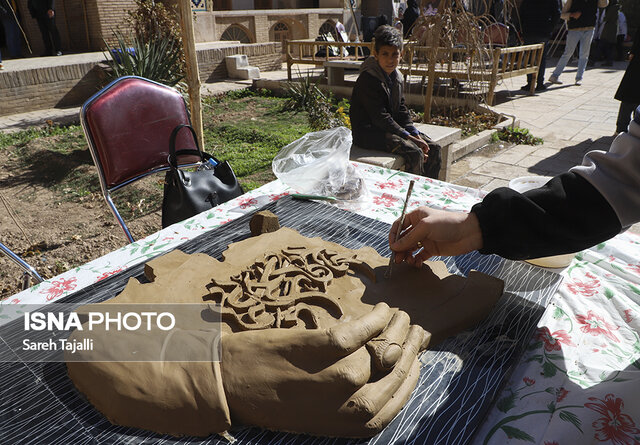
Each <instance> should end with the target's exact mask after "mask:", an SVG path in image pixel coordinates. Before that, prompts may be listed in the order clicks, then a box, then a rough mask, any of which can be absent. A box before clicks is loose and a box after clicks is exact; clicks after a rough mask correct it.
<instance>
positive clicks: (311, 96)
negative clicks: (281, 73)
mask: <svg viewBox="0 0 640 445" xmlns="http://www.w3.org/2000/svg"><path fill="white" fill-rule="evenodd" d="M298 78H299V79H300V81H299V82H287V84H286V88H285V91H286V95H287V97H288V98H289V99H288V100H287V102H285V105H284V108H285V109H287V110H293V111H308V109H309V107H310V106H312V105H313V104H316V103H317V102H319V101H322V100H326V98H325V96H324V94H323V93H322V91H321V90H320V88H318V83H319V82H320V79H319V78H318V79H317V80H315V81H314V80H313V76H312V73H311V71H307V74H306V75H305V76H302V75H301V74H300V72H298Z"/></svg>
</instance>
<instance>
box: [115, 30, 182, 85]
mask: <svg viewBox="0 0 640 445" xmlns="http://www.w3.org/2000/svg"><path fill="white" fill-rule="evenodd" d="M114 34H115V36H116V39H117V41H118V46H117V48H115V49H113V48H111V47H109V45H108V44H107V43H106V42H105V45H107V49H108V50H109V56H111V60H110V61H109V62H108V63H109V66H110V67H111V72H110V73H108V75H107V77H108V78H109V80H113V79H117V78H118V77H122V76H129V75H135V76H141V77H146V78H147V79H151V80H155V81H156V82H160V83H163V84H165V85H169V86H175V85H177V84H178V82H180V81H181V80H182V79H183V78H184V71H183V70H182V66H181V64H180V61H179V57H180V54H179V53H178V51H176V44H175V41H173V40H170V39H168V38H166V37H162V36H161V35H158V38H157V39H155V40H152V41H150V42H145V41H143V40H141V39H140V38H139V37H138V36H136V35H129V38H128V39H127V38H125V36H124V35H123V34H122V32H120V31H114Z"/></svg>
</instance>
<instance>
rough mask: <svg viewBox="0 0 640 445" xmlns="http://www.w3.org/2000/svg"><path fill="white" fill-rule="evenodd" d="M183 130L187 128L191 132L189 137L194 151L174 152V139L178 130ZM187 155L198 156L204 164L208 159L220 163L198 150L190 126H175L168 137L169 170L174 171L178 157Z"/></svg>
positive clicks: (194, 135) (198, 147) (198, 146)
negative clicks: (194, 147)
mask: <svg viewBox="0 0 640 445" xmlns="http://www.w3.org/2000/svg"><path fill="white" fill-rule="evenodd" d="M183 128H188V129H189V131H190V132H191V135H192V136H193V141H194V142H195V144H196V150H190V149H182V150H178V151H176V138H177V137H178V133H179V132H180V130H182V129H183ZM187 155H190V156H200V160H201V162H206V161H207V160H209V159H213V160H214V161H216V163H218V164H219V163H220V161H218V160H217V159H216V158H215V157H214V156H212V155H210V154H209V153H205V152H203V151H202V150H200V145H199V144H198V138H197V137H196V132H195V130H194V129H193V127H192V126H191V125H188V124H180V125H176V127H175V128H174V129H173V131H172V132H171V136H170V137H169V158H168V161H169V165H170V166H171V168H175V169H177V168H178V156H187Z"/></svg>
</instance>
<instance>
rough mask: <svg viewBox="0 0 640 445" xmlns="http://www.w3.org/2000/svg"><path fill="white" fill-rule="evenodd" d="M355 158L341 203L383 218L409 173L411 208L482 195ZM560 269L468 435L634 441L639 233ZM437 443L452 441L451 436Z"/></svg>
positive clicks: (154, 248) (639, 384)
mask: <svg viewBox="0 0 640 445" xmlns="http://www.w3.org/2000/svg"><path fill="white" fill-rule="evenodd" d="M353 164H354V166H355V167H356V169H357V171H358V172H359V173H360V174H362V175H363V177H364V178H365V181H366V183H367V186H368V190H369V194H370V196H369V199H367V201H366V202H365V203H364V204H361V205H359V206H354V207H352V208H350V209H349V210H351V211H352V212H354V213H358V214H361V215H365V216H368V217H370V218H374V219H376V220H378V221H382V222H387V223H390V222H392V221H393V220H395V219H396V218H397V217H398V216H399V215H398V214H399V211H400V209H401V205H400V204H401V203H402V200H403V199H404V195H405V191H406V187H407V185H408V182H409V180H410V179H416V181H417V182H416V186H415V187H414V192H413V195H412V199H411V203H410V205H409V207H410V208H414V207H416V206H418V205H423V204H428V205H430V206H432V207H437V208H442V209H449V210H458V211H465V210H468V209H469V208H470V207H471V206H472V205H473V204H474V203H475V202H477V201H478V200H479V199H481V198H482V196H483V193H482V192H479V191H478V190H475V189H470V188H466V187H461V186H457V185H452V184H448V183H445V182H440V181H436V180H432V179H429V178H420V177H415V176H413V175H411V174H408V173H404V172H396V171H393V170H388V169H384V168H379V167H374V166H368V165H364V164H359V163H353ZM290 192H291V190H290V189H289V188H287V187H286V186H285V185H284V184H282V183H281V182H279V181H274V182H272V183H269V184H267V185H265V186H262V187H260V188H259V189H256V190H253V191H251V192H249V193H247V194H245V195H242V196H240V197H238V198H236V199H234V200H233V201H229V202H227V203H225V204H223V205H221V206H218V207H216V208H214V209H212V210H210V211H208V212H205V213H202V214H200V215H197V216H196V217H194V218H192V219H190V220H187V221H185V222H183V223H179V224H176V225H173V226H171V227H168V228H166V229H163V230H162V231H160V232H157V233H155V234H153V235H150V236H148V237H147V238H145V239H142V240H140V241H137V242H135V243H132V244H129V245H127V246H124V247H122V248H121V249H119V250H117V251H115V252H112V253H110V254H108V255H105V256H104V257H101V258H99V259H97V260H94V261H92V262H90V263H87V264H85V265H83V266H80V267H78V268H75V269H73V270H70V271H67V272H65V273H63V274H61V275H59V276H57V277H55V278H52V279H49V280H46V281H45V282H43V283H41V284H39V285H37V286H34V287H32V288H30V289H28V290H25V291H23V292H21V293H19V294H16V295H14V296H13V297H11V298H9V299H8V300H6V301H4V302H3V304H18V303H32V304H39V303H42V304H45V303H48V302H55V301H56V300H59V299H60V298H62V297H64V296H65V295H68V294H70V293H73V292H75V291H77V290H79V289H82V288H85V287H87V286H89V285H91V284H93V283H95V282H98V281H100V280H103V279H105V278H106V277H109V276H110V275H113V274H116V273H118V272H119V271H122V270H125V269H127V268H130V267H132V266H133V265H136V264H140V263H142V262H145V261H146V260H147V259H149V258H151V257H153V256H156V255H158V254H160V253H162V252H166V251H169V250H171V249H173V248H176V247H178V246H179V245H180V244H182V243H183V242H185V241H187V240H189V239H193V238H195V237H196V236H198V235H200V234H202V233H203V232H206V231H208V230H209V229H212V228H214V227H217V226H220V225H222V224H225V223H227V222H229V221H231V220H233V219H235V218H237V217H239V216H241V215H244V214H247V213H249V212H252V211H254V210H255V209H257V208H259V207H261V206H263V205H265V204H267V203H270V202H273V201H276V200H278V199H280V198H282V197H283V196H286V195H287V194H288V193H290ZM560 273H561V275H562V277H563V278H564V279H563V282H562V284H561V285H560V287H559V290H558V292H557V293H556V294H555V296H554V299H553V301H552V303H551V304H550V305H549V306H548V307H547V309H546V311H545V312H544V314H543V315H542V318H541V319H540V321H539V323H538V328H537V331H536V333H535V334H534V335H533V337H532V338H531V339H530V341H529V342H528V345H527V347H526V350H525V352H524V355H523V356H522V357H521V358H520V360H519V362H518V365H517V366H516V368H515V370H514V371H513V373H512V375H511V377H510V378H509V379H508V381H507V383H506V385H505V387H504V389H503V390H502V391H501V393H500V395H499V396H498V397H497V401H496V403H495V405H494V406H493V408H492V409H491V410H490V411H489V413H488V415H487V416H486V417H485V419H484V421H483V422H482V424H481V426H480V427H479V429H478V432H477V434H476V435H475V437H474V440H473V443H475V444H503V443H507V442H509V440H508V439H509V438H511V439H512V442H513V443H524V442H523V441H528V442H532V443H537V444H541V445H542V444H553V443H557V444H563V443H570V444H577V443H597V442H598V441H612V442H611V443H618V444H626V443H629V444H631V443H637V442H638V441H640V427H639V425H640V398H639V397H638V393H639V392H640V389H638V388H640V370H639V368H640V360H638V359H639V357H640V336H639V335H638V333H639V332H640V323H639V321H638V320H639V317H640V305H639V301H640V237H638V236H636V235H633V234H621V235H618V236H617V237H615V238H614V239H612V240H610V241H607V242H606V243H602V244H600V245H598V246H595V247H593V248H591V249H589V250H586V251H584V252H580V253H578V254H577V255H576V257H575V259H574V260H573V262H572V263H571V265H570V266H569V267H568V268H566V269H564V270H562V271H561V272H560ZM0 392H1V391H0ZM634 441H635V442H634ZM441 443H455V441H454V440H452V439H450V437H449V438H445V439H443V440H442V442H441Z"/></svg>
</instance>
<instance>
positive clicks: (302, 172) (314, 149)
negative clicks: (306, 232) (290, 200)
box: [272, 127, 368, 201]
mask: <svg viewBox="0 0 640 445" xmlns="http://www.w3.org/2000/svg"><path fill="white" fill-rule="evenodd" d="M351 141H352V139H351V130H349V129H348V128H345V127H336V128H330V129H328V130H322V131H316V132H313V133H307V134H305V135H304V136H302V137H301V138H300V139H298V140H296V141H293V142H292V143H290V144H289V145H287V146H285V147H283V148H282V149H281V150H280V151H279V152H278V154H277V155H276V157H275V158H274V159H273V164H272V168H273V173H274V174H275V175H276V177H277V178H278V179H280V180H281V181H282V182H284V183H285V184H287V185H288V186H289V187H291V188H293V189H295V190H297V191H298V192H300V193H307V194H312V195H322V196H334V197H336V198H338V199H340V200H342V201H359V200H362V199H363V198H364V197H366V196H367V195H368V192H367V188H366V185H365V182H364V179H363V178H362V176H361V175H360V174H359V173H358V171H357V170H356V169H355V168H354V167H353V165H351V164H350V163H349V152H350V150H351Z"/></svg>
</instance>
